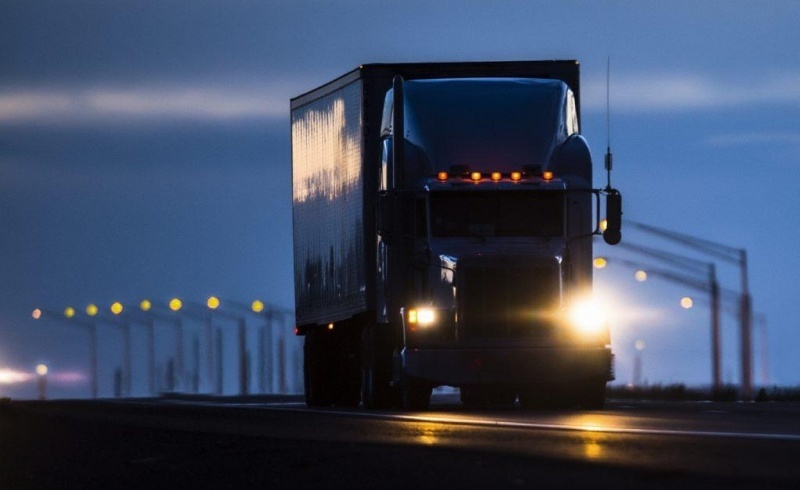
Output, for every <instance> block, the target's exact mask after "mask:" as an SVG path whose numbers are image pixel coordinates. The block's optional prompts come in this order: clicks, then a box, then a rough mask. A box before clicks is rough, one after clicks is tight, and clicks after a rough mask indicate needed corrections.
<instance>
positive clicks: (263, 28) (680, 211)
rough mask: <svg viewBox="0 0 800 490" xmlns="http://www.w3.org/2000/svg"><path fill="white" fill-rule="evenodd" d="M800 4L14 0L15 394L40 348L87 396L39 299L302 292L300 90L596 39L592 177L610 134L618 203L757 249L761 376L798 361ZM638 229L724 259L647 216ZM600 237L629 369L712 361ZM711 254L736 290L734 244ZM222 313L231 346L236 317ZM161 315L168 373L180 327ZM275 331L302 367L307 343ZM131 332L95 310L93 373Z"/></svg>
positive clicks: (673, 308)
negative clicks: (369, 67)
mask: <svg viewBox="0 0 800 490" xmlns="http://www.w3.org/2000/svg"><path fill="white" fill-rule="evenodd" d="M798 18H800V2H797V1H793V0H784V1H778V0H765V1H761V2H750V1H735V0H734V1H704V2H692V1H669V0H668V1H637V2H630V1H558V2H556V1H506V2H499V1H498V2H494V1H441V2H430V1H416V0H405V1H393V0H389V1H381V2H372V1H356V0H344V1H337V2H328V1H316V0H315V1H312V0H305V1H304V0H300V1H267V2H263V1H262V2H256V1H244V0H231V1H225V2H221V1H206V0H196V1H193V2H179V1H164V0H160V1H139V2H122V1H115V0H112V1H99V0H98V1H82V0H75V1H71V2H62V1H37V2H30V1H25V0H23V1H15V0H2V2H0V396H12V397H21V398H29V397H34V396H36V395H37V391H36V386H35V382H34V381H33V380H34V376H33V374H32V373H33V372H34V368H35V366H36V365H37V364H40V363H46V364H47V365H48V366H49V367H50V374H49V375H48V376H49V390H50V393H51V396H61V397H80V396H87V395H88V388H87V386H88V385H87V382H86V372H87V356H88V341H87V335H86V333H85V332H83V331H81V330H80V329H79V328H76V327H75V325H70V324H69V323H68V322H64V321H61V320H56V319H53V318H49V319H48V318H44V319H42V320H40V321H34V320H33V319H32V318H31V316H30V312H31V310H32V309H33V308H37V307H39V308H47V309H49V310H54V311H61V310H63V308H65V307H66V306H74V307H76V308H77V309H78V310H82V309H83V307H84V306H85V305H87V304H89V303H96V304H98V305H100V306H101V307H103V308H107V306H108V305H110V304H111V303H112V302H114V301H121V302H123V303H124V304H125V305H126V306H130V307H131V308H133V307H135V305H136V303H138V301H139V300H141V299H143V298H150V299H152V300H154V301H159V302H162V303H165V302H166V301H167V300H168V299H169V298H171V297H175V296H177V297H180V298H182V299H185V300H186V301H195V302H203V301H204V300H205V298H207V297H208V296H210V295H217V296H220V297H222V298H229V299H231V300H237V301H241V302H249V301H251V300H252V299H255V298H260V299H262V300H264V301H267V302H268V303H270V304H272V305H277V306H280V307H285V308H291V307H292V306H293V303H294V299H293V296H292V295H293V293H292V291H293V286H292V284H293V283H292V276H291V274H292V266H291V264H292V251H291V241H290V240H291V189H290V185H291V180H290V168H291V166H290V146H289V145H290V140H289V99H290V98H291V97H293V96H297V95H300V94H301V93H304V92H306V91H308V90H310V89H312V88H314V87H316V86H318V85H320V84H322V83H324V82H326V81H328V80H330V79H332V78H334V77H337V76H339V75H341V74H343V73H345V72H348V71H350V70H352V69H354V68H355V67H357V66H358V65H360V64H364V63H379V62H417V61H484V60H538V59H577V60H579V61H580V63H581V69H582V94H581V100H582V133H583V134H584V136H585V137H586V138H587V139H588V141H589V144H590V146H591V148H592V154H593V157H594V166H595V171H596V174H595V175H596V177H595V178H596V181H595V185H598V186H599V185H602V184H604V179H605V176H604V175H603V171H602V162H603V154H604V152H605V147H606V145H607V140H608V135H609V134H610V145H611V147H612V151H613V152H614V162H615V169H614V174H613V184H614V186H615V187H617V188H618V189H620V191H621V192H622V194H623V205H624V213H625V215H624V217H625V219H626V220H627V219H629V220H634V221H637V222H641V223H647V224H651V225H656V226H660V227H663V228H666V229H669V230H674V231H679V232H682V233H686V234H690V235H693V236H698V237H702V238H705V239H709V240H713V241H715V242H719V243H722V244H726V245H729V246H732V247H735V248H744V249H746V250H747V254H748V260H749V268H748V273H749V280H750V289H751V292H752V296H753V309H754V310H755V311H756V312H757V313H758V314H759V318H763V319H764V321H763V322H756V326H757V327H758V328H757V329H756V330H755V332H754V341H755V344H754V345H755V349H754V350H755V364H754V373H753V374H754V377H753V379H754V380H755V382H756V383H757V384H770V385H772V384H779V385H782V386H790V385H798V384H800V357H798V356H797V355H796V352H797V350H798V348H800V334H798V327H800V325H798V320H797V319H798V318H800V301H798V299H799V298H798V291H800V273H799V272H798V271H800V255H799V254H798V252H797V250H796V247H795V246H794V244H796V243H798V241H800V214H798V212H797V211H798V209H800V197H798V194H797V191H796V187H797V185H798V184H800V53H799V52H798V50H797V46H800V31H799V30H798V29H797V28H796V23H797V19H798ZM609 59H610V66H611V72H610V81H611V83H610V92H609V94H610V97H609V99H610V107H611V110H610V113H607V112H606V78H607V64H608V60H609ZM607 116H610V117H607ZM607 120H610V126H609V125H607ZM623 237H624V238H623V240H626V241H629V242H630V243H636V244H640V245H647V246H651V247H658V248H661V249H665V250H669V251H672V252H674V253H679V254H683V255H691V256H693V257H696V258H700V259H702V260H711V259H710V258H708V257H702V256H698V255H697V254H696V253H694V252H692V251H691V250H688V249H685V248H681V247H679V246H677V245H675V244H673V243H670V242H667V241H663V240H659V239H657V238H656V237H654V236H652V235H647V234H645V233H643V232H641V231H637V230H635V229H631V228H630V227H628V228H625V229H624V231H623ZM597 254H598V255H608V256H610V257H612V260H611V261H610V264H609V266H608V267H606V268H605V269H603V270H598V271H596V273H595V289H596V291H597V292H598V294H599V295H601V296H603V297H605V298H607V301H608V303H609V305H613V307H614V308H613V319H614V323H613V324H612V346H613V348H614V351H615V353H616V356H617V363H616V371H617V381H616V382H617V383H622V384H625V383H630V382H631V381H632V379H633V378H632V376H633V375H632V372H633V365H634V359H635V357H636V356H641V359H642V366H643V367H642V378H643V379H644V380H645V381H647V382H649V383H664V384H667V383H686V384H689V385H704V384H708V383H710V379H711V378H710V377H711V368H710V354H709V352H710V346H709V335H710V334H709V315H710V313H709V309H708V307H707V306H706V305H705V304H704V302H703V296H704V295H703V293H701V292H695V291H692V290H689V289H687V287H686V286H683V285H677V284H671V283H669V282H665V281H661V280H659V279H658V278H655V277H651V278H649V279H648V280H647V281H645V282H643V283H639V282H637V281H635V280H634V279H633V271H632V270H630V269H628V268H626V267H624V266H623V265H622V264H621V263H615V262H614V260H613V257H617V258H627V259H630V260H638V261H642V262H647V261H648V260H650V259H647V258H643V257H637V256H635V255H633V254H632V253H631V252H630V251H626V250H624V249H611V248H610V247H607V246H605V245H602V244H601V243H600V242H599V241H598V246H597ZM717 267H718V270H719V277H720V283H721V285H722V287H724V288H726V289H730V290H733V291H737V292H738V291H739V289H740V281H739V270H738V268H737V267H736V266H735V265H731V264H726V263H718V266H717ZM686 295H693V296H694V297H695V298H696V301H695V306H694V307H693V308H691V309H689V310H685V309H683V308H681V307H680V306H679V304H678V301H679V299H680V298H681V297H682V296H686ZM216 321H217V324H218V325H219V327H220V329H221V331H223V332H224V335H225V337H224V338H225V339H226V340H225V341H224V342H225V346H226V347H225V349H226V350H225V355H224V356H225V359H226V366H228V365H233V363H234V360H233V355H234V354H233V350H232V349H233V345H234V340H233V336H232V335H233V334H232V332H233V329H229V328H227V326H228V324H229V323H230V322H227V321H226V320H225V319H223V318H219V319H217V320H216ZM258 321H259V320H258V319H254V318H248V322H249V323H248V328H249V330H248V331H249V337H248V343H249V344H250V345H251V349H254V348H255V347H254V344H255V331H256V329H257V328H258V326H259V324H258ZM762 326H763V327H764V329H763V330H762V328H761V327H762ZM158 327H159V330H158V342H157V348H156V350H157V364H158V366H159V373H161V374H163V370H164V369H166V368H165V365H166V364H165V363H166V360H167V359H168V358H169V357H170V356H172V355H173V351H174V347H175V346H174V343H172V342H174V338H173V337H174V335H173V333H172V331H171V330H170V326H169V324H163V325H162V324H159V325H158ZM722 328H723V332H722V335H723V347H722V348H723V367H722V372H723V378H724V381H726V382H730V383H738V382H739V380H740V370H739V356H738V351H739V343H738V335H739V333H738V321H737V319H736V317H735V316H734V315H732V314H728V313H725V314H724V315H723V326H722ZM187 335H188V338H187V342H191V341H192V339H194V338H201V337H202V335H201V329H200V327H199V326H198V325H194V324H192V322H189V324H188V326H187ZM275 335H276V336H278V335H285V341H286V342H287V346H288V354H287V355H288V359H289V362H290V364H291V366H293V368H296V367H297V366H298V364H299V351H298V346H299V345H300V343H299V342H298V340H297V339H294V338H293V337H292V335H291V332H290V331H288V332H287V331H285V330H284V331H282V333H275ZM120 337H121V336H120V335H119V331H118V329H116V328H115V327H114V325H113V324H111V323H109V322H105V324H104V325H103V326H102V328H100V333H99V340H100V371H101V375H100V378H99V382H100V394H101V396H110V395H111V394H112V389H113V379H112V375H113V371H114V369H115V368H117V367H119V358H120V349H121V347H120V344H121V340H120ZM276 338H277V337H276ZM763 339H766V342H765V343H764V342H762V340H763ZM636 341H641V342H640V343H639V345H640V347H641V346H642V345H644V346H645V347H644V349H643V350H641V351H637V350H636V348H635V344H636ZM144 342H145V341H144V337H143V330H142V329H140V328H134V333H133V348H134V352H135V362H134V372H133V381H134V388H133V392H132V393H133V394H134V395H143V394H145V393H146V388H145V386H144V385H145V376H144V360H143V357H144ZM295 371H296V369H295ZM293 373H294V371H293ZM232 376H234V370H233V368H231V369H227V367H226V387H225V391H226V392H235V390H236V383H235V380H234V379H233V378H232ZM292 376H294V377H292ZM289 384H290V385H291V388H292V389H296V388H298V387H299V385H300V383H299V377H297V376H296V373H295V374H290V382H289Z"/></svg>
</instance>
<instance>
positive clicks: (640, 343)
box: [633, 340, 644, 351]
mask: <svg viewBox="0 0 800 490" xmlns="http://www.w3.org/2000/svg"><path fill="white" fill-rule="evenodd" d="M633 346H634V347H636V350H638V351H643V350H644V340H637V341H636V342H634V343H633Z"/></svg>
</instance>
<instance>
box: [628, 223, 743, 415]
mask: <svg viewBox="0 0 800 490" xmlns="http://www.w3.org/2000/svg"><path fill="white" fill-rule="evenodd" d="M626 223H628V224H630V225H631V226H633V227H634V228H637V229H639V230H642V231H644V232H646V233H650V234H653V235H656V236H659V237H662V238H665V239H667V240H671V241H673V242H676V243H680V244H681V245H684V246H686V247H689V248H692V249H694V250H697V251H698V252H700V253H703V254H705V255H708V256H712V257H716V258H718V259H721V260H724V261H726V262H729V263H733V264H736V265H738V266H739V273H740V275H741V281H742V291H741V295H740V298H739V302H740V306H739V308H740V311H741V313H740V321H741V328H740V330H741V332H740V334H741V357H742V398H743V399H745V400H750V399H751V398H752V392H753V377H752V374H753V373H752V321H753V320H752V298H751V296H750V289H749V286H748V279H747V250H745V249H744V248H735V247H731V246H729V245H724V244H722V243H717V242H713V241H711V240H706V239H703V238H698V237H694V236H691V235H687V234H685V233H679V232H676V231H670V230H665V229H664V228H658V227H656V226H652V225H646V224H643V223H637V222H635V221H626Z"/></svg>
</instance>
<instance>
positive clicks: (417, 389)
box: [402, 377, 433, 411]
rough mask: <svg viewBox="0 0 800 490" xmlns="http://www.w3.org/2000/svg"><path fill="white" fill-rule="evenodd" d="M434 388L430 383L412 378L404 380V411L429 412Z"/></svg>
mask: <svg viewBox="0 0 800 490" xmlns="http://www.w3.org/2000/svg"><path fill="white" fill-rule="evenodd" d="M432 391H433V386H431V384H430V383H428V382H426V381H424V380H421V379H418V378H412V377H406V379H404V380H403V385H402V393H403V410H408V411H417V410H427V409H428V407H429V406H430V404H431V392H432Z"/></svg>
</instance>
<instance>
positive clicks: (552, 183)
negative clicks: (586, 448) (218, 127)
mask: <svg viewBox="0 0 800 490" xmlns="http://www.w3.org/2000/svg"><path fill="white" fill-rule="evenodd" d="M580 122H581V121H580V66H579V64H578V62H577V61H574V60H565V61H558V60H556V61H511V62H456V63H452V62H449V63H400V64H366V65H362V66H359V67H358V68H357V69H355V70H353V71H350V72H349V73H346V74H345V75H343V76H341V77H339V78H336V79H335V80H332V81H330V82H328V83H326V84H324V85H322V86H320V87H318V88H316V89H314V90H311V91H310V92H307V93H305V94H302V95H300V96H298V97H295V98H293V99H292V100H291V144H292V212H293V241H294V278H295V282H294V288H295V291H294V292H295V313H296V328H295V333H296V334H297V335H301V336H305V339H304V346H303V354H304V361H303V371H304V373H303V375H304V378H303V379H304V384H305V400H306V403H307V404H308V405H309V406H330V405H339V406H357V405H359V403H362V402H363V405H364V406H365V407H367V408H391V407H397V406H401V407H402V408H404V409H407V410H423V409H425V408H427V407H428V405H429V403H430V398H431V392H432V389H433V388H435V387H438V386H451V387H456V388H458V389H459V391H460V395H461V401H462V402H463V403H464V404H467V405H472V406H506V405H514V404H516V403H517V401H519V403H520V405H521V406H522V407H536V406H541V405H549V404H553V403H556V404H571V405H579V406H582V407H585V408H592V409H594V408H601V407H602V406H603V403H604V399H605V388H606V383H607V382H608V381H609V380H612V379H613V354H612V352H611V348H610V333H609V325H608V322H607V321H606V320H605V319H604V318H603V315H602V313H601V311H600V308H598V305H597V303H596V301H594V300H593V299H592V267H593V266H592V260H593V257H592V244H593V240H594V239H595V237H596V236H598V235H601V234H602V236H603V237H604V238H605V240H606V241H607V242H608V243H611V244H615V243H617V242H619V240H620V238H621V231H620V228H621V214H622V211H621V195H620V193H619V192H618V191H617V190H616V189H613V188H612V187H611V179H610V175H611V174H610V151H609V153H608V155H607V159H606V164H607V165H606V166H607V168H608V169H609V174H608V175H609V178H608V185H607V186H606V187H605V188H594V187H593V182H592V157H591V153H590V150H589V147H588V145H587V143H586V141H585V139H584V138H583V137H582V136H581V133H580ZM603 196H605V206H603V205H602V204H601V201H602V200H603V199H602V197H603ZM603 207H605V212H606V216H605V219H601V211H602V208H603ZM601 223H603V224H604V225H605V226H601ZM601 228H602V229H604V231H603V230H601Z"/></svg>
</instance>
